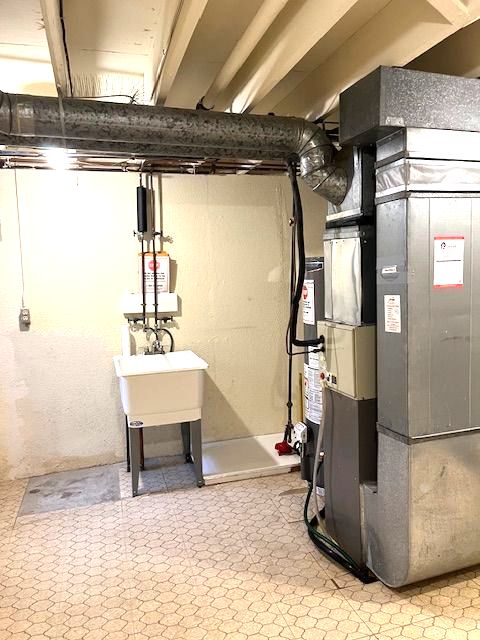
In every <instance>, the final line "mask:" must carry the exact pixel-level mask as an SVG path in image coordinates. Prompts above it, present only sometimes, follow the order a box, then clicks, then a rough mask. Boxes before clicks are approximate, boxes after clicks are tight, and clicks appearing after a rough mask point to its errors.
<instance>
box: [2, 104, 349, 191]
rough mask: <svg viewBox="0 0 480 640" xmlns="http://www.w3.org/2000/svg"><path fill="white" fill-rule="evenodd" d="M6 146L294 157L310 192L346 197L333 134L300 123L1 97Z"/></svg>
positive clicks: (150, 154) (252, 157)
mask: <svg viewBox="0 0 480 640" xmlns="http://www.w3.org/2000/svg"><path fill="white" fill-rule="evenodd" d="M0 144H7V145H13V146H23V147H24V146H31V147H58V146H61V147H65V148H68V149H77V150H81V151H108V152H111V153H115V152H117V153H129V154H132V156H137V157H154V156H156V157H169V158H198V157H199V156H202V157H207V158H210V157H217V158H241V159H249V160H270V161H272V160H287V159H291V158H294V159H297V160H298V161H299V165H300V175H301V176H302V178H303V179H304V180H305V182H306V183H307V184H308V185H309V187H310V188H311V189H313V191H315V192H316V193H318V194H319V195H321V196H323V197H324V198H326V199H327V200H329V201H330V202H332V203H334V204H340V203H341V202H342V200H343V199H344V197H345V194H346V191H347V177H346V174H345V171H344V170H343V169H342V168H340V167H336V166H335V163H334V157H335V153H336V150H335V148H334V146H333V145H332V143H331V142H330V140H329V138H328V136H327V134H326V133H325V132H324V131H323V130H322V129H320V128H319V127H318V126H316V125H315V124H313V123H311V122H307V121H306V120H303V119H301V118H286V117H278V116H259V115H244V114H230V113H222V112H216V111H203V110H198V111H193V110H188V109H173V108H167V107H153V106H148V105H133V104H128V105H125V104H118V103H112V102H97V101H94V100H80V99H75V98H68V99H63V100H59V99H58V98H53V97H41V96H28V95H19V94H9V93H3V92H0Z"/></svg>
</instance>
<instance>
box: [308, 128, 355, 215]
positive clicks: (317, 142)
mask: <svg viewBox="0 0 480 640" xmlns="http://www.w3.org/2000/svg"><path fill="white" fill-rule="evenodd" d="M312 126H313V125H312ZM305 133H308V134H309V137H308V139H307V141H306V142H305V144H304V145H303V147H302V149H301V151H300V152H299V158H300V175H301V177H302V178H303V180H304V181H305V182H306V183H307V184H308V186H309V187H310V188H311V189H312V190H313V191H315V193H318V195H320V196H322V197H323V198H325V199H326V200H328V201H329V202H331V203H332V204H335V205H339V204H341V203H342V202H343V200H344V199H345V196H346V194H347V190H348V179H347V173H346V171H345V169H343V168H342V167H338V166H336V164H335V153H336V152H335V147H334V146H333V144H332V143H331V142H330V140H329V138H328V136H327V134H326V133H325V132H324V131H323V130H322V129H319V128H318V127H315V130H314V131H313V133H312V130H311V128H310V127H309V128H308V129H307V130H306V131H305V132H304V135H305Z"/></svg>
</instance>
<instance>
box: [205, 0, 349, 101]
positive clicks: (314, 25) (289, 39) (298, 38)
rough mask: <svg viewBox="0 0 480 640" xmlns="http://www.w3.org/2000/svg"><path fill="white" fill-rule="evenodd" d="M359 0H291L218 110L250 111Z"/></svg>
mask: <svg viewBox="0 0 480 640" xmlns="http://www.w3.org/2000/svg"><path fill="white" fill-rule="evenodd" d="M356 2H357V0H335V2H319V1H318V0H305V1H304V2H291V3H288V4H287V6H286V7H285V10H284V11H283V13H282V14H281V15H280V16H279V17H278V19H277V20H276V22H275V23H274V24H273V25H272V27H271V29H270V30H269V31H268V32H267V33H266V34H265V36H264V38H263V39H262V40H261V41H260V43H259V44H258V46H257V47H256V49H255V50H254V51H253V53H252V54H251V55H250V57H249V58H248V60H247V61H246V63H245V64H244V66H243V67H242V69H241V70H240V71H239V73H238V76H237V78H236V79H235V81H234V82H233V83H232V84H231V86H230V87H229V88H227V89H226V90H225V91H224V92H223V93H222V96H221V101H218V100H217V101H216V104H215V108H216V109H217V110H220V109H227V108H231V110H232V111H235V112H243V111H250V110H251V109H252V108H253V107H254V106H255V105H256V104H258V102H260V100H262V99H263V98H264V97H265V96H266V95H267V94H268V93H269V92H270V91H271V90H272V89H273V88H274V87H275V86H276V85H277V84H278V83H279V82H280V81H281V80H282V79H283V78H284V77H285V76H286V75H287V73H289V71H291V70H292V69H293V67H295V65H296V64H297V63H298V62H299V61H300V60H301V59H302V58H303V57H304V56H305V55H306V54H307V53H308V51H310V49H311V48H312V47H313V46H314V45H315V44H316V43H317V42H318V41H319V40H320V39H321V38H322V37H323V36H324V35H325V34H326V33H327V32H328V31H329V30H330V29H331V28H332V27H333V26H334V25H335V24H336V23H337V22H338V21H339V20H340V19H341V18H342V17H343V16H344V15H345V14H346V13H347V11H349V9H351V8H352V7H353V5H355V4H356Z"/></svg>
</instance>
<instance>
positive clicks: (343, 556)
mask: <svg viewBox="0 0 480 640" xmlns="http://www.w3.org/2000/svg"><path fill="white" fill-rule="evenodd" d="M313 487H314V485H313V483H311V484H310V487H309V489H308V493H307V498H306V500H305V506H304V509H303V519H304V521H305V524H306V526H307V531H308V536H309V538H310V540H311V541H312V542H313V544H314V545H315V546H316V547H317V549H319V550H320V551H321V552H322V553H323V554H324V555H326V556H327V557H328V558H330V559H331V560H333V561H334V562H336V563H337V564H339V565H340V566H342V567H343V568H344V569H346V570H347V571H348V572H349V573H351V574H352V575H354V576H355V577H356V578H358V579H359V580H361V581H362V582H363V583H364V584H370V583H371V582H375V581H376V578H375V576H373V575H372V574H371V573H370V571H369V570H368V569H364V568H362V567H360V566H359V565H358V564H357V563H356V562H355V560H354V559H353V558H351V557H350V556H349V555H348V553H347V552H346V551H344V550H343V549H342V548H341V547H340V546H339V545H338V544H337V543H336V542H335V541H334V540H332V539H331V538H329V537H328V536H327V535H325V534H323V533H321V532H320V531H318V530H317V529H316V526H317V524H318V523H317V518H316V517H314V518H312V519H311V520H309V519H308V505H309V502H310V497H311V495H312V492H313Z"/></svg>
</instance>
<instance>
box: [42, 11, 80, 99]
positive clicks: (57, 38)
mask: <svg viewBox="0 0 480 640" xmlns="http://www.w3.org/2000/svg"><path fill="white" fill-rule="evenodd" d="M40 7H41V10H42V17H43V24H44V26H45V33H46V36H47V43H48V50H49V53H50V61H51V63H52V67H53V75H54V77H55V85H56V87H57V93H58V95H59V96H62V97H68V96H72V95H73V87H72V86H71V83H70V75H69V72H68V62H67V56H66V52H65V46H64V42H63V25H62V20H61V18H60V11H59V3H58V0H40Z"/></svg>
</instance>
